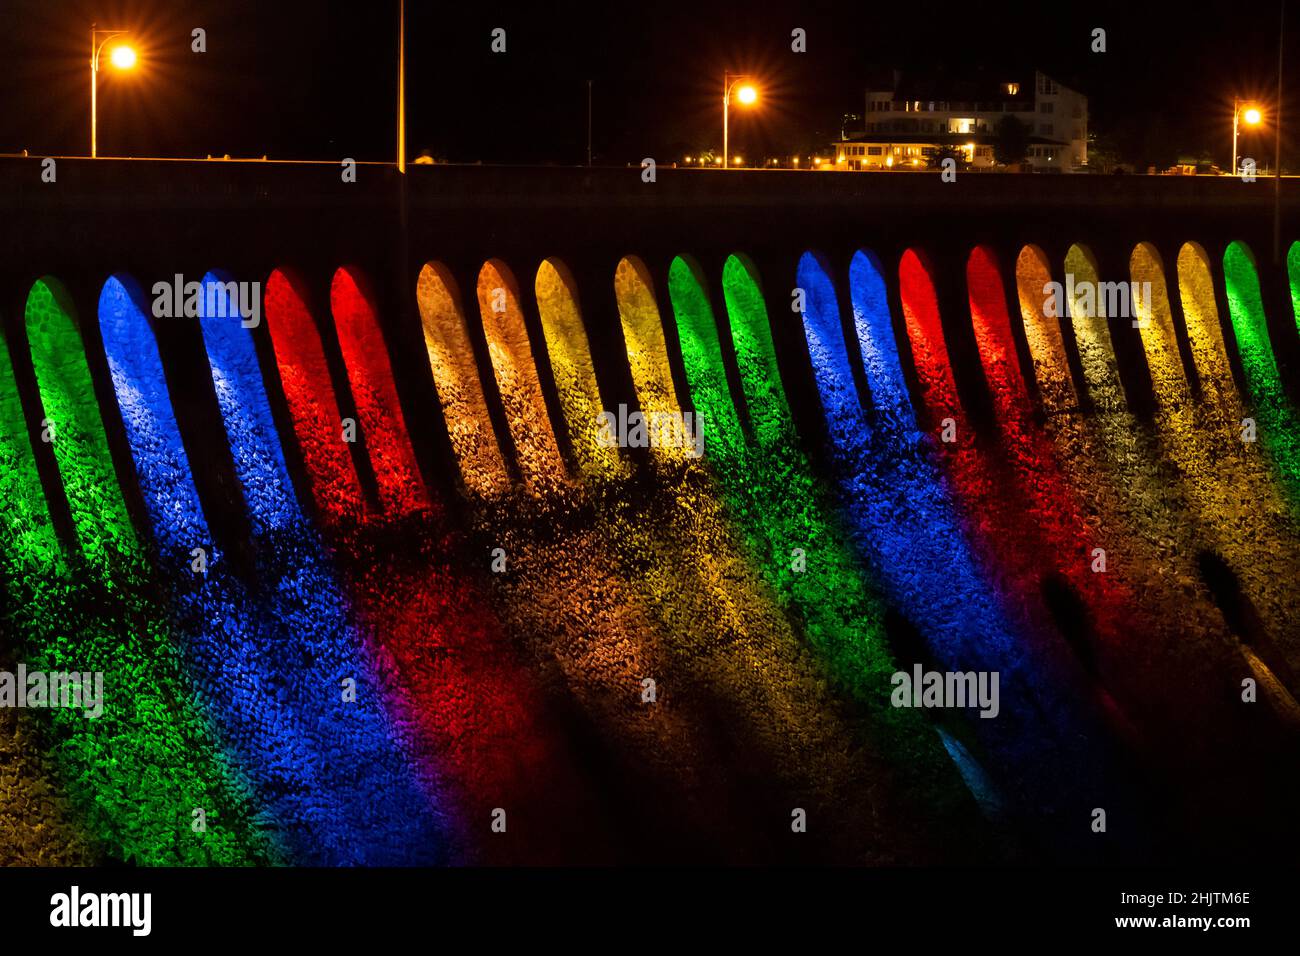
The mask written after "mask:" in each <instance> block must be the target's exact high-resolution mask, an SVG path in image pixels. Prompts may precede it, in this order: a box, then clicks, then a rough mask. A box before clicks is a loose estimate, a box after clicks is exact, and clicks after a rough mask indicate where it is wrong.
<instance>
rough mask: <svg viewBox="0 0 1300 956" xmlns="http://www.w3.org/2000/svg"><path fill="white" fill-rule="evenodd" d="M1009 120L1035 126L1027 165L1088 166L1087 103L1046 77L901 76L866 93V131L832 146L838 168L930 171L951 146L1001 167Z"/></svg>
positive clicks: (969, 158)
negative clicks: (998, 145) (997, 150)
mask: <svg viewBox="0 0 1300 956" xmlns="http://www.w3.org/2000/svg"><path fill="white" fill-rule="evenodd" d="M878 87H888V88H887V89H884V88H878ZM1004 116H1013V117H1015V118H1016V119H1018V120H1019V121H1020V122H1022V123H1024V124H1025V126H1027V127H1028V135H1029V149H1028V151H1027V154H1026V157H1025V164H1026V165H1027V166H1029V167H1031V168H1033V169H1037V170H1057V171H1060V172H1070V171H1071V170H1073V169H1075V168H1077V167H1080V166H1085V165H1087V162H1088V98H1087V97H1086V96H1084V95H1083V94H1082V93H1078V92H1076V91H1075V90H1072V89H1070V88H1069V87H1066V86H1062V85H1061V84H1060V83H1058V82H1056V81H1055V80H1053V79H1052V78H1051V77H1050V76H1048V75H1047V74H1046V73H1042V72H1040V71H1034V73H1033V75H1032V78H1031V79H1030V78H1027V82H1021V81H1019V80H1016V79H1003V80H996V81H993V80H987V79H984V78H978V77H977V78H974V79H965V80H958V81H953V80H949V79H948V78H946V77H940V78H919V79H917V80H909V79H908V78H905V77H904V76H903V75H902V74H901V73H899V72H897V71H895V72H894V73H893V74H892V83H890V82H884V83H877V84H873V88H872V89H869V90H867V97H866V115H865V117H864V126H865V129H864V130H863V132H862V133H860V134H857V135H847V136H845V138H843V139H841V140H838V141H837V142H835V143H833V144H832V146H833V148H834V150H835V157H834V163H835V167H836V168H837V169H886V168H896V169H897V168H903V169H907V168H916V167H924V166H926V165H927V163H928V162H929V160H930V158H931V157H933V156H934V155H935V154H936V153H938V152H939V151H940V150H941V149H943V148H945V147H947V148H949V149H952V148H957V149H959V150H962V151H963V152H965V153H966V157H967V161H968V162H970V163H971V164H972V165H974V166H976V167H989V166H994V165H996V163H995V161H994V158H993V143H994V141H995V139H996V135H995V130H996V128H997V125H998V122H999V121H1000V120H1001V119H1002V118H1003V117H1004Z"/></svg>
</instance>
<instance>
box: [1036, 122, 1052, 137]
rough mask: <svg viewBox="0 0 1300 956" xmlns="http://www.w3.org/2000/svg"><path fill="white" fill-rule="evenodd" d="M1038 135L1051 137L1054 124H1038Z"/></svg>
mask: <svg viewBox="0 0 1300 956" xmlns="http://www.w3.org/2000/svg"><path fill="white" fill-rule="evenodd" d="M1038 135H1040V136H1051V135H1052V124H1051V123H1039V124H1038Z"/></svg>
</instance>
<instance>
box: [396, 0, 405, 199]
mask: <svg viewBox="0 0 1300 956" xmlns="http://www.w3.org/2000/svg"><path fill="white" fill-rule="evenodd" d="M397 19H398V22H397V171H398V172H399V173H405V172H406V0H401V2H400V3H399V4H398V5H397Z"/></svg>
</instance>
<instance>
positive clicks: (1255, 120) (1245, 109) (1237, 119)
mask: <svg viewBox="0 0 1300 956" xmlns="http://www.w3.org/2000/svg"><path fill="white" fill-rule="evenodd" d="M1262 119H1263V114H1261V113H1260V111H1259V107H1258V106H1251V105H1249V104H1245V105H1243V104H1242V103H1241V102H1240V101H1239V100H1238V99H1237V98H1236V97H1235V96H1234V97H1233V98H1232V175H1234V176H1235V175H1237V132H1238V128H1239V127H1240V125H1241V124H1242V123H1243V122H1244V123H1245V124H1246V125H1247V126H1258V125H1259V123H1260V120H1262Z"/></svg>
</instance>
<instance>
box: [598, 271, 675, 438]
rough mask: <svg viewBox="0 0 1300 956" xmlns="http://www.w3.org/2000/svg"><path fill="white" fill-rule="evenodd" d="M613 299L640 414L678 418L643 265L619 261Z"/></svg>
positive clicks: (654, 303)
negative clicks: (662, 414) (659, 414)
mask: <svg viewBox="0 0 1300 956" xmlns="http://www.w3.org/2000/svg"><path fill="white" fill-rule="evenodd" d="M614 295H615V297H616V298H617V299H618V316H619V320H620V322H621V323H622V326H623V339H624V341H625V342H626V343H627V361H628V364H629V365H630V366H631V367H632V382H633V384H634V385H635V386H636V394H637V399H638V401H639V402H640V405H641V411H642V412H643V413H644V414H646V415H653V414H656V413H667V414H672V415H678V414H681V406H680V405H679V404H678V402H677V392H676V390H675V389H674V388H673V379H672V374H671V372H670V370H669V365H668V344H667V342H666V341H665V339H664V328H663V324H662V323H661V321H660V318H659V303H658V302H657V301H656V300H655V293H654V280H653V279H651V278H650V272H649V270H647V269H646V267H645V263H644V262H642V261H641V260H640V259H638V258H636V257H635V256H629V257H627V258H624V259H622V260H621V261H620V262H619V264H618V268H617V269H616V270H615V272H614Z"/></svg>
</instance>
